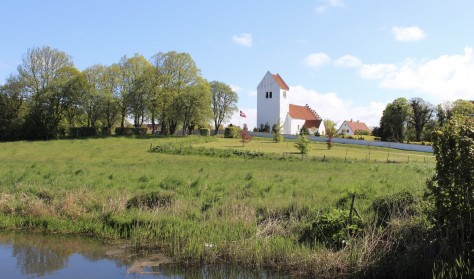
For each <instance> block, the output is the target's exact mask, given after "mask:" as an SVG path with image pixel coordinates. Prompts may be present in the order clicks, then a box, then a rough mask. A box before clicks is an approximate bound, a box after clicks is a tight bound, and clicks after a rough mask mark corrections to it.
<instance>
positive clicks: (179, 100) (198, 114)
mask: <svg viewBox="0 0 474 279" xmlns="http://www.w3.org/2000/svg"><path fill="white" fill-rule="evenodd" d="M211 95H212V93H211V88H210V85H209V82H207V81H206V80H204V79H199V81H198V82H197V83H196V84H193V85H191V86H188V87H186V88H185V89H184V90H183V91H182V92H181V94H179V95H178V96H177V97H176V100H175V102H176V105H175V108H176V110H177V115H178V117H177V120H178V121H179V122H180V123H183V135H185V134H186V130H188V129H189V130H192V129H190V128H192V126H194V125H195V124H203V123H209V122H208V121H209V120H210V118H211V114H212V112H211Z"/></svg>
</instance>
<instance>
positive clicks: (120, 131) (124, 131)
mask: <svg viewBox="0 0 474 279" xmlns="http://www.w3.org/2000/svg"><path fill="white" fill-rule="evenodd" d="M146 133H147V129H146V128H136V127H133V128H121V127H117V128H115V134H116V135H119V136H132V135H137V136H138V135H146Z"/></svg>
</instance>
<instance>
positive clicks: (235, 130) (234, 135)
mask: <svg viewBox="0 0 474 279" xmlns="http://www.w3.org/2000/svg"><path fill="white" fill-rule="evenodd" d="M224 138H231V139H238V138H240V127H238V126H229V127H227V128H225V130H224Z"/></svg>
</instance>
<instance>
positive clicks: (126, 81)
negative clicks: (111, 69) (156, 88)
mask: <svg viewBox="0 0 474 279" xmlns="http://www.w3.org/2000/svg"><path fill="white" fill-rule="evenodd" d="M119 66H120V83H119V84H120V91H119V92H120V97H121V99H120V103H119V106H120V116H121V122H120V127H122V128H123V127H124V126H125V118H126V117H127V115H128V114H129V113H130V114H131V115H132V118H133V124H134V126H135V127H140V126H141V125H142V124H143V121H144V118H145V110H146V103H145V100H146V99H147V97H146V95H147V94H148V93H149V90H147V89H149V84H148V80H147V79H146V78H144V77H143V75H145V73H146V72H147V70H148V69H149V68H150V67H151V64H150V62H148V61H147V60H146V59H145V57H143V56H142V55H140V54H138V53H136V54H135V55H134V56H133V57H130V58H128V57H127V56H126V55H125V56H123V57H122V59H121V60H120V63H119Z"/></svg>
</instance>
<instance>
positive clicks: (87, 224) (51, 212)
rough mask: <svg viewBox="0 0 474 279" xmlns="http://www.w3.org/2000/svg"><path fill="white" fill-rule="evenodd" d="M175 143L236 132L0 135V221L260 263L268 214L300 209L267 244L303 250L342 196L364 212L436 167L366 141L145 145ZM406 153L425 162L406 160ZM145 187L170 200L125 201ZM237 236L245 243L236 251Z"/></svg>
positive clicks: (414, 185) (420, 183) (417, 187)
mask: <svg viewBox="0 0 474 279" xmlns="http://www.w3.org/2000/svg"><path fill="white" fill-rule="evenodd" d="M176 141H178V142H179V141H182V143H183V144H188V143H194V144H198V145H204V146H212V147H216V148H219V147H222V148H225V147H232V148H241V147H238V146H240V145H241V143H239V142H238V141H237V140H228V139H217V141H216V140H215V139H212V140H210V141H212V142H209V143H200V142H199V140H196V139H193V138H191V139H156V138H153V139H150V138H145V139H133V138H105V139H84V140H58V141H49V142H13V143H0V215H2V214H3V217H2V221H1V222H0V225H1V226H3V227H4V228H14V227H35V228H36V227H41V225H38V223H34V222H33V223H31V222H30V223H27V225H25V221H24V220H25V219H28V218H37V219H38V218H39V219H47V220H49V222H50V224H48V225H47V226H46V225H44V221H43V223H41V224H43V227H45V228H46V227H47V229H48V230H52V231H58V232H90V233H93V234H97V235H102V236H111V237H136V238H137V237H138V238H146V239H153V238H156V243H161V244H162V245H164V246H166V247H168V249H170V250H171V254H172V255H175V256H177V257H184V258H189V257H196V256H198V257H206V255H207V254H208V253H209V252H206V251H204V250H203V248H202V247H203V246H204V243H209V242H210V243H227V244H225V245H224V244H223V245H222V247H221V248H219V249H223V250H222V251H221V250H219V251H218V252H215V253H217V254H223V255H226V256H227V257H228V258H231V259H234V260H238V261H242V262H245V260H248V261H250V262H249V263H251V264H255V263H262V262H263V263H265V259H264V257H269V259H267V261H275V257H276V256H275V253H276V252H271V251H267V250H265V249H267V248H264V246H262V244H261V242H260V240H258V241H257V242H255V243H254V242H251V243H253V244H249V243H247V242H248V241H250V240H249V239H251V241H256V240H255V234H259V232H261V230H260V231H259V227H258V224H259V222H261V221H262V220H266V219H269V218H270V217H271V216H273V217H275V216H276V217H275V218H276V219H278V216H280V215H278V214H282V212H283V213H285V212H286V213H289V214H290V215H291V214H295V215H298V214H300V215H302V216H303V217H302V218H300V219H299V221H298V222H301V224H296V225H294V224H293V225H291V226H293V227H296V229H294V228H293V229H288V227H289V226H290V225H288V224H287V225H286V226H285V228H286V229H287V230H289V232H286V233H283V235H285V236H286V237H285V239H280V240H279V238H272V239H271V240H270V241H276V242H277V243H274V244H273V245H272V247H277V248H272V249H277V250H278V249H280V250H282V251H283V250H284V251H286V252H282V253H290V252H289V251H293V252H294V251H295V249H296V250H298V251H300V249H303V250H305V249H307V248H304V247H300V246H299V245H298V244H297V243H296V242H295V239H297V236H298V235H297V234H298V232H300V231H301V227H304V226H305V224H306V223H307V222H311V219H312V218H313V217H314V216H316V215H317V214H319V212H324V211H325V210H327V209H328V208H332V207H334V205H335V203H336V202H337V201H338V200H340V199H341V198H347V196H348V195H349V193H352V192H355V193H357V200H356V207H357V208H358V210H359V211H360V212H366V209H367V208H368V207H369V206H370V204H371V202H372V200H373V199H374V197H376V196H379V195H384V194H390V193H395V192H399V191H401V190H408V191H410V192H413V193H417V194H421V193H422V191H423V189H424V187H425V180H426V179H427V178H428V177H430V176H431V175H432V173H433V169H434V164H433V163H432V159H430V157H429V156H427V155H426V154H419V153H418V154H417V153H413V152H397V151H390V154H394V153H403V156H408V155H407V154H410V155H409V156H411V157H410V163H409V164H407V163H401V164H389V163H381V162H378V163H377V162H365V161H364V159H365V151H366V147H361V148H358V147H356V146H336V147H335V148H334V149H333V150H330V151H328V150H325V149H324V145H321V144H314V147H313V151H312V152H313V153H312V154H311V155H312V156H321V154H323V155H326V154H328V155H326V156H328V158H334V157H338V158H342V160H334V161H331V160H329V162H321V161H320V160H304V161H300V160H259V159H242V158H229V159H224V158H210V157H204V156H181V155H169V154H159V153H150V152H148V150H149V148H150V145H153V146H156V145H158V144H162V143H166V142H176ZM245 148H246V149H250V150H261V151H267V152H268V151H269V152H275V153H281V152H294V151H296V150H295V149H294V148H293V147H292V143H291V142H290V143H288V147H287V143H281V144H273V143H269V142H268V140H254V141H252V142H251V143H250V144H247V145H246V147H245ZM346 152H347V155H346ZM377 153H380V154H381V155H380V161H383V160H386V156H387V153H388V152H387V150H382V149H380V150H378V149H374V150H372V151H371V159H373V158H374V157H375V158H377V156H378V155H376V154H377ZM349 154H350V155H351V156H352V157H354V158H357V159H359V161H356V160H353V161H350V162H344V160H343V158H344V157H346V156H347V157H351V156H348V155H349ZM357 154H358V155H357ZM412 157H413V158H425V159H424V160H427V161H428V162H427V163H423V159H421V160H420V161H421V162H413V160H412V159H411V158H412ZM390 160H392V158H391V157H390ZM150 191H159V192H161V193H167V194H170V195H172V196H173V197H174V198H175V200H174V201H173V203H172V205H171V206H169V207H163V208H160V209H155V210H152V211H150V210H126V209H125V205H126V203H127V200H129V199H130V198H132V197H133V196H136V195H138V194H140V193H146V192H150ZM362 214H369V213H362ZM273 217H272V218H273ZM57 220H59V221H57ZM137 220H138V221H140V220H141V221H140V222H141V223H142V224H147V225H144V231H139V230H138V229H134V231H133V232H131V231H130V230H133V228H132V226H130V224H131V222H135V223H136V222H137ZM56 221H57V222H56ZM71 221H72V223H71ZM55 222H56V223H55ZM305 222H306V223H305ZM72 224H73V225H72ZM104 224H106V225H107V226H106V225H104ZM147 226H148V227H147ZM291 226H290V227H291ZM151 231H153V232H154V234H153V235H151V234H150V232H151ZM158 239H159V241H158ZM183 239H186V241H185V243H183ZM229 241H230V242H229ZM232 241H233V242H232ZM278 241H282V242H281V243H280V242H278ZM234 242H236V243H237V244H238V245H237V244H236V246H235V247H233V248H232V247H230V246H232V245H231V244H229V243H234ZM244 244H245V245H247V246H248V249H251V251H247V250H245V251H241V250H239V249H242V245H244ZM237 247H239V248H237ZM262 247H263V248H262ZM265 247H266V246H265ZM278 247H280V248H278ZM298 247H299V248H298ZM259 249H260V250H259ZM268 249H269V248H268ZM261 250H265V251H266V252H265V253H263V252H262V251H261ZM280 252H281V251H280ZM293 252H291V253H293ZM249 253H250V254H249ZM214 256H215V255H214ZM267 264H268V262H267ZM276 264H278V261H277V263H276Z"/></svg>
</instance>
